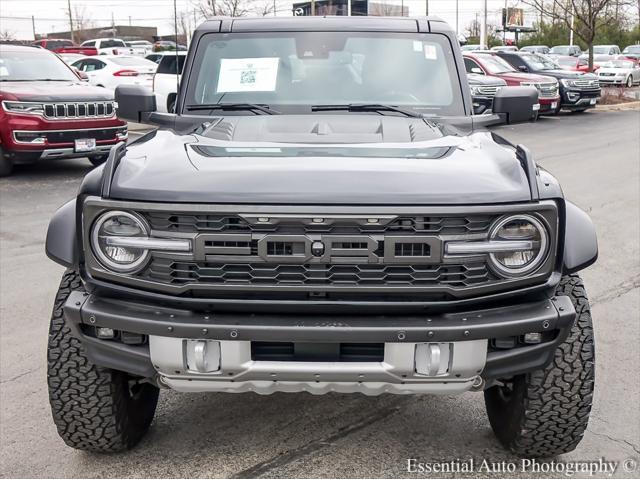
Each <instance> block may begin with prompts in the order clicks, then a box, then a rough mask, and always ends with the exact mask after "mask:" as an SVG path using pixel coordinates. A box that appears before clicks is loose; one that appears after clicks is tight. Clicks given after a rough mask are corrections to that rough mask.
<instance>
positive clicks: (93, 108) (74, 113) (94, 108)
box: [44, 101, 116, 120]
mask: <svg viewBox="0 0 640 479" xmlns="http://www.w3.org/2000/svg"><path fill="white" fill-rule="evenodd" d="M115 112H116V110H115V106H114V102H113V101H102V102H73V103H45V105H44V116H45V118H48V119H50V120H66V119H83V118H87V119H90V118H109V117H112V116H114V115H115Z"/></svg>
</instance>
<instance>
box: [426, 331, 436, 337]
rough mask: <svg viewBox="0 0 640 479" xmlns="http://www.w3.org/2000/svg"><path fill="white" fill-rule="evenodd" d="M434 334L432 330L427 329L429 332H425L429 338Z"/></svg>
mask: <svg viewBox="0 0 640 479" xmlns="http://www.w3.org/2000/svg"><path fill="white" fill-rule="evenodd" d="M434 334H435V333H434V332H433V331H429V332H428V333H427V336H429V337H430V338H433V335H434Z"/></svg>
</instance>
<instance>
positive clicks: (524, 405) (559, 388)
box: [484, 275, 595, 457]
mask: <svg viewBox="0 0 640 479" xmlns="http://www.w3.org/2000/svg"><path fill="white" fill-rule="evenodd" d="M556 294H557V295H558V296H569V297H570V298H571V301H572V302H573V305H574V307H575V309H576V320H575V323H574V325H573V327H572V328H571V331H570V332H569V335H568V337H567V339H566V340H565V341H564V342H563V343H562V344H560V346H558V348H557V349H556V352H555V356H554V359H553V361H552V362H551V364H549V365H548V366H547V367H546V368H544V369H542V370H537V371H533V372H531V373H528V374H523V375H520V376H516V377H514V378H512V379H510V380H508V381H505V382H504V385H501V386H493V387H491V388H489V389H487V390H486V391H485V393H484V397H485V404H486V407H487V414H488V416H489V422H490V423H491V427H492V428H493V431H494V433H495V434H496V436H497V437H498V440H499V441H500V442H501V443H502V444H503V445H504V446H505V447H506V448H507V449H509V450H510V451H512V452H513V453H515V454H517V455H519V456H523V457H550V456H556V455H558V454H563V453H566V452H569V451H572V450H573V449H575V448H576V446H577V445H578V443H579V442H580V440H581V439H582V436H583V435H584V432H585V430H586V428H587V424H588V422H589V413H590V411H591V402H592V400H593V387H594V379H595V349H594V339H593V325H592V323H591V313H590V310H589V300H588V299H587V295H586V293H585V289H584V286H583V284H582V280H581V279H580V277H579V276H578V275H569V276H564V277H563V278H562V280H561V281H560V284H559V285H558V288H557V290H556Z"/></svg>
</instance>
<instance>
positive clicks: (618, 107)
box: [596, 101, 640, 111]
mask: <svg viewBox="0 0 640 479" xmlns="http://www.w3.org/2000/svg"><path fill="white" fill-rule="evenodd" d="M635 109H640V101H628V102H625V103H616V104H615V105H598V106H597V107H596V111H624V110H635Z"/></svg>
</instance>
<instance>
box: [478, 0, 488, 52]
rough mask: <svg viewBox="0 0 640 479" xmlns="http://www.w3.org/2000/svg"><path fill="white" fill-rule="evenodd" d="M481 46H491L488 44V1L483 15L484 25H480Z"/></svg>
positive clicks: (485, 2) (485, 3) (485, 0)
mask: <svg viewBox="0 0 640 479" xmlns="http://www.w3.org/2000/svg"><path fill="white" fill-rule="evenodd" d="M480 45H483V46H485V47H488V46H489V45H488V43H487V0H484V12H483V13H482V24H481V25H480Z"/></svg>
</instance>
